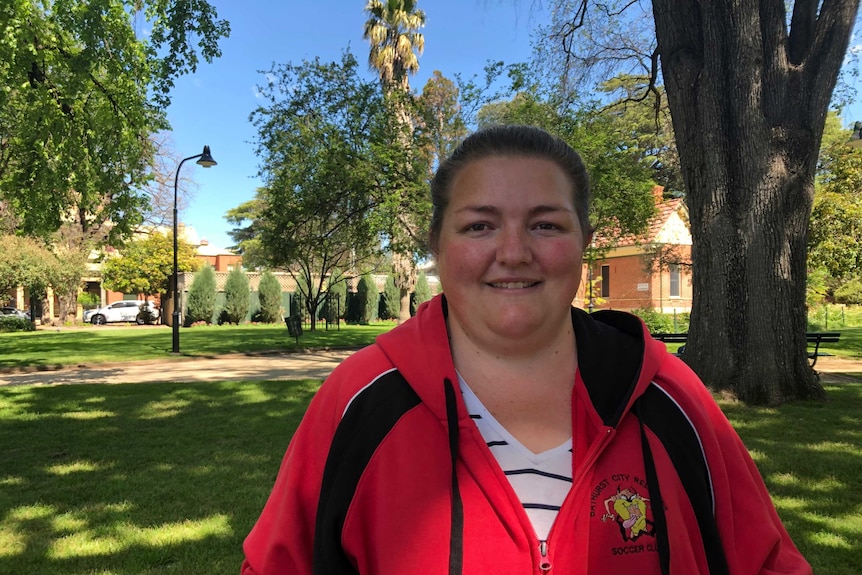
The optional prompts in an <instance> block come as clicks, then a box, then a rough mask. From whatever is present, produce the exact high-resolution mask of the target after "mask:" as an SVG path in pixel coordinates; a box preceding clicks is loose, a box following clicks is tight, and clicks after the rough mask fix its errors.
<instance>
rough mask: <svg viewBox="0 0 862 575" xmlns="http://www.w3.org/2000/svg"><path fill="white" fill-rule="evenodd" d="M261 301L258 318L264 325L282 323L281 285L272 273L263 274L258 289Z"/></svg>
mask: <svg viewBox="0 0 862 575" xmlns="http://www.w3.org/2000/svg"><path fill="white" fill-rule="evenodd" d="M257 292H258V298H259V300H260V311H259V312H258V314H257V315H258V316H259V318H260V321H262V322H263V323H280V322H281V321H282V316H281V285H280V284H279V283H278V279H277V278H276V277H275V274H273V273H272V272H271V271H265V272H263V275H262V276H261V278H260V284H259V285H258V287H257Z"/></svg>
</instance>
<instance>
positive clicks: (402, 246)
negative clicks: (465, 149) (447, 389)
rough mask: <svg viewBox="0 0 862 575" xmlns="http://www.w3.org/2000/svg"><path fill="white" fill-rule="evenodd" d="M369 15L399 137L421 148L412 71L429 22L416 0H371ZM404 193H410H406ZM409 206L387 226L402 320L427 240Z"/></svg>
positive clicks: (369, 34) (374, 57)
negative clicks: (418, 257)
mask: <svg viewBox="0 0 862 575" xmlns="http://www.w3.org/2000/svg"><path fill="white" fill-rule="evenodd" d="M365 11H366V12H367V13H368V15H369V18H368V20H367V21H366V23H365V29H364V32H363V35H362V37H363V38H364V39H366V40H368V43H369V46H370V49H369V55H368V65H369V67H370V68H371V69H373V70H375V71H376V72H377V74H378V77H379V78H380V84H381V86H382V87H383V91H384V94H385V96H386V104H387V106H388V107H389V108H390V109H391V110H392V115H393V117H394V118H396V120H397V124H398V126H399V127H400V135H399V138H398V140H397V141H398V142H400V143H401V145H402V146H403V147H404V149H406V150H411V151H413V150H416V149H417V148H416V147H415V146H411V143H412V140H413V136H414V134H413V118H412V117H411V111H410V109H411V108H412V96H411V94H410V82H409V78H408V76H409V75H410V74H415V73H416V72H417V71H418V70H419V57H418V56H419V55H420V54H422V51H423V50H424V49H425V36H424V35H422V34H421V33H420V32H419V30H421V29H422V28H423V27H424V26H425V12H423V11H422V10H419V9H418V8H417V7H416V2H415V1H414V0H385V2H384V1H381V0H369V2H368V4H367V5H366V6H365ZM390 180H391V181H392V184H393V185H394V186H396V187H397V186H398V185H399V184H401V185H403V186H404V187H406V188H411V187H412V183H413V182H412V180H411V178H410V177H409V176H408V177H403V176H402V178H401V181H399V180H398V179H394V178H392V177H391V176H390ZM405 195H410V194H409V193H408V194H405ZM415 213H416V212H415V211H411V210H409V209H405V210H396V211H395V212H394V214H393V216H392V217H391V221H392V222H393V224H394V225H391V226H389V228H388V230H387V231H388V238H387V239H388V243H389V249H390V251H391V253H392V268H393V273H394V274H395V281H396V283H397V285H398V288H399V290H400V293H401V308H400V314H399V321H406V320H407V319H409V318H410V292H411V291H412V289H413V287H414V285H415V283H416V262H415V260H416V252H417V251H419V249H420V246H422V244H423V243H424V238H423V237H420V229H421V228H420V224H419V222H417V221H416V220H415V219H414V218H411V217H410V216H411V214H415Z"/></svg>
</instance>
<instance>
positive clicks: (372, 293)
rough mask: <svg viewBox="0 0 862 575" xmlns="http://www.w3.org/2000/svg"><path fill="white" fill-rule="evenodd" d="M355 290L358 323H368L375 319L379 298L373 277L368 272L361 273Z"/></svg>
mask: <svg viewBox="0 0 862 575" xmlns="http://www.w3.org/2000/svg"><path fill="white" fill-rule="evenodd" d="M356 291H357V294H359V323H361V324H362V325H368V324H369V323H371V322H372V321H374V320H375V319H377V306H378V301H379V300H380V294H378V293H377V284H376V283H375V282H374V278H373V277H371V275H369V274H365V275H363V276H362V277H361V278H360V279H359V285H358V286H357V288H356Z"/></svg>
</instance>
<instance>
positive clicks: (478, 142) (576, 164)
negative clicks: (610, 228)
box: [428, 125, 592, 251]
mask: <svg viewBox="0 0 862 575" xmlns="http://www.w3.org/2000/svg"><path fill="white" fill-rule="evenodd" d="M507 155H511V156H526V157H533V158H541V159H544V160H549V161H551V162H554V163H555V164H556V165H557V166H559V167H560V169H561V170H562V171H563V173H564V174H566V176H567V177H568V178H569V181H570V182H571V183H572V194H573V196H574V205H575V212H576V213H577V216H578V221H579V222H580V224H581V230H583V233H584V238H586V237H587V236H588V235H589V234H590V232H591V231H592V227H591V226H590V218H589V212H590V184H589V179H588V177H587V170H586V168H585V167H584V162H583V161H582V160H581V156H580V155H579V154H578V153H577V152H576V151H575V150H574V149H572V147H571V146H569V145H568V144H567V143H566V142H564V141H563V140H562V139H560V138H558V137H556V136H552V135H551V134H549V133H548V132H546V131H544V130H542V129H540V128H536V127H533V126H517V125H512V126H491V127H489V128H484V129H481V130H479V131H477V132H474V133H473V134H471V135H470V136H468V137H467V138H466V139H465V140H464V141H463V142H461V144H460V145H459V146H458V147H457V148H456V149H455V151H454V152H452V155H451V156H449V157H448V158H447V159H446V160H445V161H444V162H443V163H442V164H440V167H439V168H438V169H437V173H436V174H434V178H433V179H432V180H431V204H432V206H433V209H432V212H431V225H430V230H429V234H428V237H429V240H430V245H431V249H432V251H436V249H437V239H438V238H439V236H440V227H441V225H442V223H443V213H444V212H445V211H446V207H447V206H448V205H449V193H450V191H451V190H450V188H451V187H452V181H453V180H454V179H455V176H457V175H458V173H459V172H460V171H461V170H462V169H464V166H466V165H467V164H469V163H470V162H474V161H476V160H481V159H483V158H488V157H491V156H507Z"/></svg>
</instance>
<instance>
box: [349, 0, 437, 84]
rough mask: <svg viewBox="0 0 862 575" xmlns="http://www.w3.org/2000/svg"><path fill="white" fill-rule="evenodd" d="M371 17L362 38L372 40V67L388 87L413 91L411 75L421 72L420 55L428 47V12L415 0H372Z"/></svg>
mask: <svg viewBox="0 0 862 575" xmlns="http://www.w3.org/2000/svg"><path fill="white" fill-rule="evenodd" d="M365 12H367V13H368V20H367V21H366V22H365V29H364V31H363V33H362V38H363V39H365V40H368V43H369V45H370V48H371V49H370V50H369V52H368V66H369V67H370V68H372V69H373V70H376V71H377V73H378V75H379V76H380V81H381V83H382V84H383V85H384V86H387V87H397V88H399V89H401V90H402V91H405V92H406V91H408V90H409V87H410V86H409V80H408V75H409V74H415V73H416V72H418V71H419V55H421V54H422V51H423V50H424V49H425V36H424V35H423V34H421V33H420V32H419V30H421V29H422V28H423V27H424V26H425V12H423V11H422V10H419V9H418V8H416V2H415V0H369V1H368V4H367V5H366V6H365Z"/></svg>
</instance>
